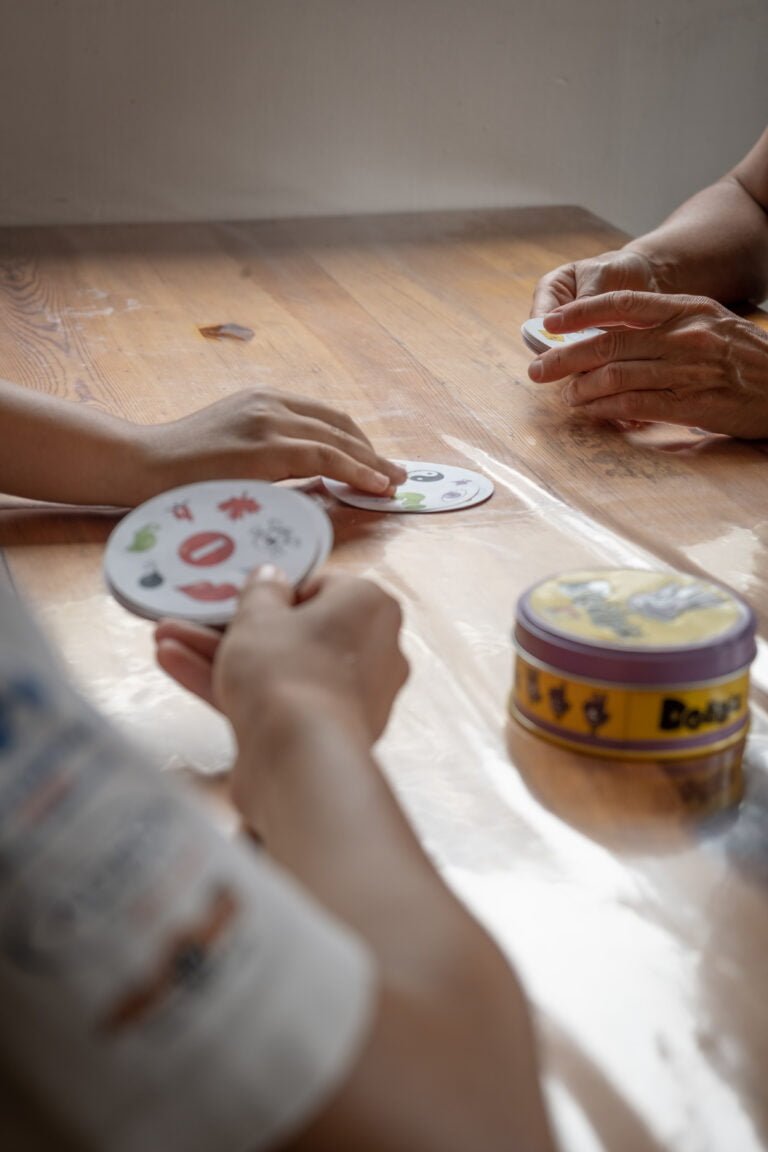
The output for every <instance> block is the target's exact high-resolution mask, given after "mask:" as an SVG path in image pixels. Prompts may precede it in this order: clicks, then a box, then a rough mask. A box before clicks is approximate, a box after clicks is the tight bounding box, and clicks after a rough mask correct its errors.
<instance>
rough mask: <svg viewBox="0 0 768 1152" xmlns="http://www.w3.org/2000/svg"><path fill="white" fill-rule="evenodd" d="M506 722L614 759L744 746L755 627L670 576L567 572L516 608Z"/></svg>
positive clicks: (745, 614)
mask: <svg viewBox="0 0 768 1152" xmlns="http://www.w3.org/2000/svg"><path fill="white" fill-rule="evenodd" d="M514 639H515V648H516V657H515V680H514V687H513V690H512V694H511V697H510V702H509V703H510V711H511V713H512V714H513V715H514V716H515V717H516V719H518V720H519V721H521V722H522V723H523V724H525V725H526V726H527V727H529V728H531V729H532V730H534V731H535V732H537V733H538V734H539V735H541V736H543V737H545V738H547V739H549V740H553V741H555V742H556V743H559V744H564V745H566V746H567V747H569V748H575V749H579V750H582V751H584V752H588V753H590V754H591V755H599V756H611V757H618V758H620V759H664V760H670V759H680V760H683V759H686V758H693V757H701V756H706V755H708V754H711V753H716V752H719V751H721V750H722V749H725V748H729V747H731V746H734V745H737V744H740V743H741V744H743V741H744V737H745V735H746V732H747V728H748V724H749V666H750V664H751V663H752V660H753V659H754V657H755V653H756V647H755V617H754V613H753V612H752V609H751V608H750V607H749V605H748V604H746V603H745V601H744V600H742V599H741V597H739V596H737V595H736V594H735V593H734V592H732V591H730V590H729V589H727V588H725V587H723V586H722V585H721V584H717V583H715V582H713V581H707V580H701V579H698V578H696V577H694V576H688V575H685V574H683V573H679V572H673V571H648V570H642V569H595V570H590V571H580V572H570V573H564V574H562V575H559V576H555V577H552V578H550V579H548V580H544V581H542V582H541V583H539V584H536V585H534V586H533V587H532V588H530V589H528V591H527V592H525V593H524V594H523V595H522V597H521V598H520V600H519V602H518V606H517V617H516V624H515V633H514Z"/></svg>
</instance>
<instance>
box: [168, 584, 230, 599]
mask: <svg viewBox="0 0 768 1152" xmlns="http://www.w3.org/2000/svg"><path fill="white" fill-rule="evenodd" d="M177 591H179V592H183V593H184V595H185V596H191V598H192V599H193V600H205V601H207V602H209V603H211V602H213V601H216V600H231V599H232V597H233V596H237V595H239V592H240V589H239V588H238V587H236V585H234V584H211V582H210V580H201V581H200V583H199V584H179V585H178V588H177Z"/></svg>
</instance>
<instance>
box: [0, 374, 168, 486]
mask: <svg viewBox="0 0 768 1152" xmlns="http://www.w3.org/2000/svg"><path fill="white" fill-rule="evenodd" d="M138 428H139V426H138V425H133V424H130V423H129V422H128V421H126V420H120V419H118V418H117V417H114V416H110V415H108V414H107V413H105V412H101V411H99V410H98V409H95V408H93V407H89V406H87V405H84V404H75V403H72V402H69V401H66V400H60V399H58V398H56V397H53V396H47V395H45V394H43V393H40V392H37V391H35V390H34V389H31V388H24V387H21V386H19V385H15V384H11V383H9V382H8V381H5V380H0V437H1V439H2V451H1V452H0V492H3V493H5V494H6V495H11V496H26V497H28V498H30V499H33V500H50V501H55V502H57V503H62V504H114V505H117V506H126V505H131V504H134V503H136V502H137V500H139V499H141V498H143V491H144V488H145V486H146V480H145V478H144V472H145V456H144V453H143V450H142V447H141V441H140V438H139V436H138V434H137V433H138Z"/></svg>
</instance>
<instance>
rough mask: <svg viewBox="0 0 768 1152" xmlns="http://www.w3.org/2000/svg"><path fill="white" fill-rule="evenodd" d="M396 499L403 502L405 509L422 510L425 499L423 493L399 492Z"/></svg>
mask: <svg viewBox="0 0 768 1152" xmlns="http://www.w3.org/2000/svg"><path fill="white" fill-rule="evenodd" d="M395 499H396V500H400V501H401V502H402V505H403V508H420V507H421V506H422V504H423V503H424V499H425V497H424V493H423V492H398V494H397V496H396V497H395Z"/></svg>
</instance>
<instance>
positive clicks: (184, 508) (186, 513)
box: [171, 504, 194, 520]
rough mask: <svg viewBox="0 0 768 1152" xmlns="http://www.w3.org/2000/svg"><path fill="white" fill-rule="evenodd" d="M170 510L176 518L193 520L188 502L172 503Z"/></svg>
mask: <svg viewBox="0 0 768 1152" xmlns="http://www.w3.org/2000/svg"><path fill="white" fill-rule="evenodd" d="M171 511H172V512H173V515H174V516H175V518H176V519H177V520H194V516H193V515H192V509H191V508H190V506H189V504H174V506H173V508H172V509H171Z"/></svg>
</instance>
